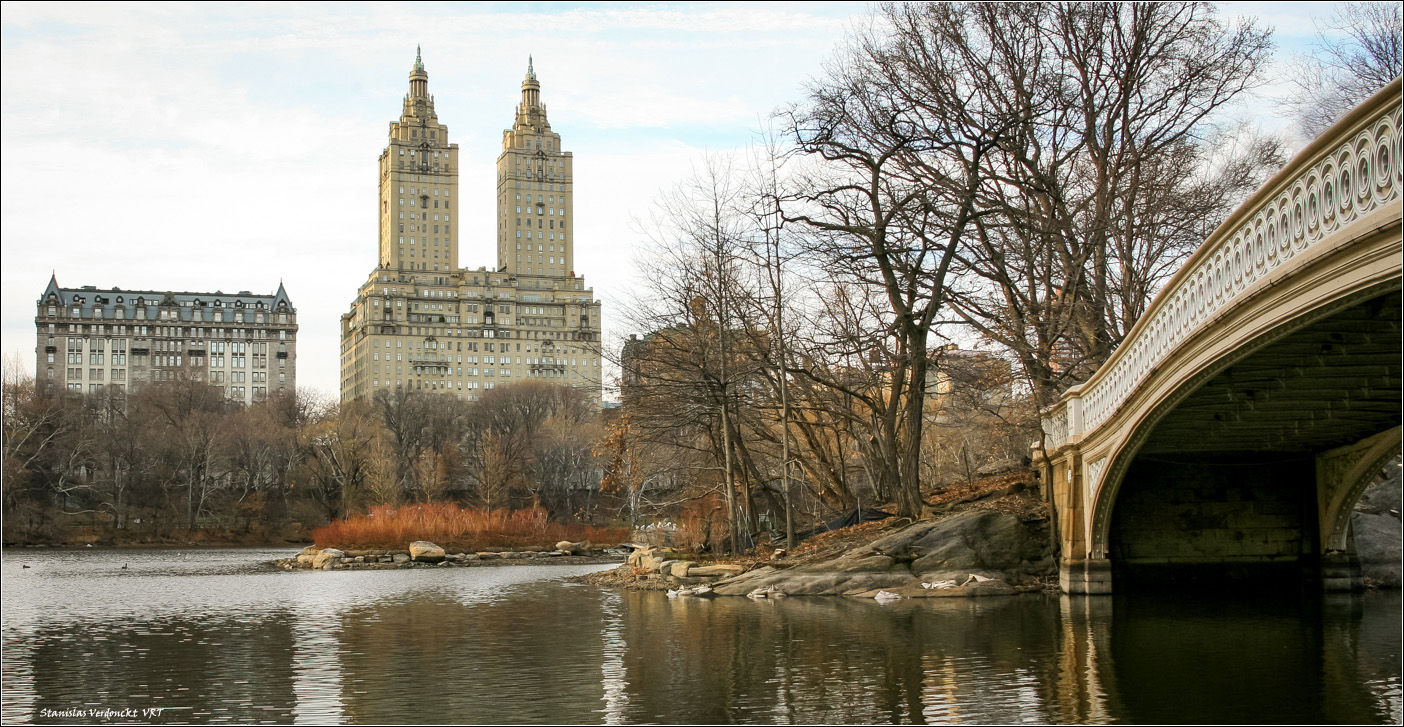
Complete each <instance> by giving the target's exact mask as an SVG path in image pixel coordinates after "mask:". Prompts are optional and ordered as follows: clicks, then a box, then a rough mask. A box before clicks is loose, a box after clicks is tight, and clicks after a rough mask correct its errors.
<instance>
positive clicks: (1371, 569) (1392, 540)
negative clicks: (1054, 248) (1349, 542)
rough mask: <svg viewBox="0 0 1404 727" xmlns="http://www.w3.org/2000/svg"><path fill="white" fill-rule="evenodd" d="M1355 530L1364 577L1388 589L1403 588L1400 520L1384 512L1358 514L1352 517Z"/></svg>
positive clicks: (1357, 551) (1357, 553)
mask: <svg viewBox="0 0 1404 727" xmlns="http://www.w3.org/2000/svg"><path fill="white" fill-rule="evenodd" d="M1350 521H1351V527H1352V528H1353V529H1354V531H1355V554H1356V555H1357V556H1359V557H1360V570H1361V574H1362V575H1364V576H1365V577H1366V578H1369V579H1371V580H1373V581H1375V582H1376V583H1377V584H1378V585H1380V586H1383V587H1385V588H1399V587H1400V581H1401V573H1400V571H1401V568H1400V561H1401V547H1400V545H1401V544H1400V530H1399V528H1400V521H1399V518H1398V517H1395V516H1394V515H1390V514H1388V513H1383V514H1379V515H1374V514H1370V513H1367V512H1358V511H1357V512H1354V513H1351V516H1350Z"/></svg>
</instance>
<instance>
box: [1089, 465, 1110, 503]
mask: <svg viewBox="0 0 1404 727" xmlns="http://www.w3.org/2000/svg"><path fill="white" fill-rule="evenodd" d="M1106 466H1107V458H1106V457H1103V458H1101V459H1099V460H1097V461H1096V462H1093V463H1091V464H1089V465H1087V494H1088V495H1095V494H1096V493H1097V485H1098V484H1099V483H1100V482H1101V481H1102V469H1103V468H1104V467H1106Z"/></svg>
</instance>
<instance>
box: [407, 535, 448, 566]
mask: <svg viewBox="0 0 1404 727" xmlns="http://www.w3.org/2000/svg"><path fill="white" fill-rule="evenodd" d="M409 552H410V560H413V561H415V562H418V563H438V562H440V561H442V560H443V559H444V555H445V553H444V549H443V548H440V547H439V546H437V545H435V544H433V543H431V542H429V541H427V540H416V541H414V542H413V543H410V544H409Z"/></svg>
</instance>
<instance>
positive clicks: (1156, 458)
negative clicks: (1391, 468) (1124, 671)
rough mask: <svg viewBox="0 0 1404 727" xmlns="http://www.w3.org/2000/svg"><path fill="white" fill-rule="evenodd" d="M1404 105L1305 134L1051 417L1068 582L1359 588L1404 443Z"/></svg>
mask: <svg viewBox="0 0 1404 727" xmlns="http://www.w3.org/2000/svg"><path fill="white" fill-rule="evenodd" d="M1400 101H1401V97H1400V81H1399V80H1398V79H1396V80H1395V81H1394V82H1393V83H1392V84H1390V85H1389V86H1388V87H1386V88H1385V89H1383V90H1381V91H1380V92H1379V93H1378V94H1376V95H1375V96H1374V97H1373V98H1371V99H1370V100H1368V101H1366V102H1365V103H1364V104H1362V105H1361V106H1359V107H1357V108H1356V109H1354V110H1353V111H1351V112H1350V113H1349V114H1348V115H1346V116H1345V117H1344V118H1342V119H1341V120H1340V121H1339V122H1338V123H1336V124H1335V125H1334V126H1333V127H1332V128H1331V129H1330V130H1329V131H1328V132H1326V133H1325V134H1324V135H1322V136H1321V137H1320V138H1318V139H1317V140H1315V141H1314V142H1313V143H1312V144H1311V145H1310V146H1308V147H1307V148H1306V149H1305V150H1303V151H1302V152H1301V154H1299V155H1298V156H1297V157H1296V158H1295V159H1293V160H1292V162H1291V163H1290V164H1288V165H1287V167H1286V168H1284V169H1283V170H1282V171H1281V172H1279V173H1278V174H1277V175H1276V176H1275V177H1274V178H1273V179H1272V180H1270V181H1269V182H1268V183H1267V184H1265V185H1264V186H1263V187H1262V188H1261V189H1259V190H1258V191H1257V192H1256V193H1255V194H1254V195H1253V197H1252V198H1251V199H1249V200H1248V201H1247V202H1246V203H1245V204H1244V205H1243V206H1242V207H1240V208H1239V209H1238V210H1237V211H1235V212H1234V213H1233V215H1232V216H1230V217H1229V219H1228V220H1226V221H1225V222H1224V223H1223V225H1221V226H1220V227H1219V228H1218V229H1217V230H1216V231H1215V232H1214V233H1213V234H1212V235H1211V236H1210V237H1209V239H1207V240H1206V241H1205V242H1204V244H1203V245H1201V246H1200V248H1199V250H1198V251H1197V252H1196V253H1195V254H1194V255H1193V256H1192V257H1191V258H1190V259H1189V260H1188V261H1187V262H1186V263H1185V265H1184V267H1183V268H1182V269H1181V270H1180V271H1179V272H1178V273H1177V274H1176V275H1175V276H1174V278H1173V279H1172V280H1171V281H1170V283H1169V284H1168V285H1167V286H1166V287H1165V289H1164V290H1163V291H1162V292H1161V293H1160V295H1159V296H1157V297H1156V299H1155V301H1154V302H1152V304H1151V305H1150V307H1149V309H1148V310H1147V312H1146V314H1145V315H1144V316H1143V317H1142V318H1141V319H1140V320H1139V321H1138V322H1137V323H1136V325H1135V327H1134V328H1132V330H1131V332H1130V333H1129V334H1128V336H1127V337H1126V339H1125V341H1124V342H1123V343H1122V344H1121V346H1120V347H1119V348H1118V349H1117V351H1116V352H1115V354H1114V355H1113V356H1112V357H1111V358H1110V359H1109V360H1108V361H1107V362H1106V363H1105V364H1104V365H1103V366H1102V367H1101V368H1100V369H1099V370H1098V371H1097V372H1096V374H1095V375H1093V376H1092V377H1091V378H1090V379H1088V380H1087V381H1085V382H1083V383H1082V384H1081V385H1080V386H1077V387H1074V388H1072V389H1070V390H1069V391H1068V392H1067V393H1066V394H1065V395H1064V396H1063V398H1062V400H1061V401H1060V402H1059V403H1058V404H1056V405H1054V406H1053V407H1050V408H1049V409H1048V410H1047V411H1046V412H1045V413H1044V420H1043V427H1044V433H1045V447H1046V451H1045V458H1046V463H1047V464H1048V465H1050V470H1049V471H1051V473H1052V482H1051V486H1052V488H1053V501H1054V506H1055V507H1054V510H1055V513H1056V520H1057V528H1058V532H1059V535H1060V537H1061V542H1062V559H1061V569H1060V580H1061V584H1062V588H1063V590H1064V591H1065V592H1068V593H1109V592H1111V590H1112V584H1113V581H1114V580H1115V581H1116V582H1118V583H1121V584H1123V585H1124V584H1131V583H1137V582H1140V581H1143V580H1144V581H1154V582H1158V583H1164V582H1167V580H1168V581H1176V580H1180V579H1183V578H1185V577H1190V578H1195V577H1210V578H1230V579H1232V578H1236V577H1239V576H1243V575H1260V576H1261V575H1267V576H1269V577H1271V578H1272V579H1274V580H1278V581H1279V582H1280V580H1281V579H1282V578H1303V579H1307V580H1309V581H1310V580H1316V579H1320V582H1321V584H1322V586H1323V587H1325V588H1326V589H1327V590H1344V589H1350V588H1354V587H1358V586H1359V583H1360V579H1359V576H1358V573H1359V567H1358V560H1355V558H1354V546H1353V542H1352V536H1351V531H1350V512H1351V510H1352V508H1353V506H1354V503H1355V501H1356V499H1358V497H1359V495H1360V493H1361V491H1362V490H1363V489H1364V488H1365V486H1366V485H1367V484H1369V482H1370V481H1371V480H1372V479H1373V477H1374V476H1375V475H1376V474H1377V473H1378V472H1379V471H1380V468H1381V467H1383V466H1384V464H1385V463H1386V462H1387V461H1388V460H1390V459H1391V458H1393V457H1394V456H1395V455H1398V454H1399V452H1400V356H1401V349H1400V266H1401V245H1400V208H1401V149H1400ZM1120 587H1121V586H1118V588H1120Z"/></svg>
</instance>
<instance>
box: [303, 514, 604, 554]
mask: <svg viewBox="0 0 1404 727" xmlns="http://www.w3.org/2000/svg"><path fill="white" fill-rule="evenodd" d="M628 535H629V531H628V529H627V528H601V527H595V526H592V525H581V524H576V523H570V524H567V523H559V522H555V521H553V520H551V519H550V517H549V516H548V515H547V514H546V511H545V510H543V509H541V508H534V509H530V510H515V511H509V510H492V511H487V510H468V509H464V508H461V507H459V506H458V505H455V504H453V503H431V504H427V505H405V506H403V507H398V508H390V507H384V506H381V507H373V508H371V511H370V513H369V514H368V515H366V516H364V517H357V518H351V519H348V520H338V521H337V522H334V523H331V524H330V525H327V526H326V527H323V528H318V529H316V530H314V531H312V539H313V541H314V542H316V544H317V546H318V547H322V548H328V547H336V548H341V549H343V550H345V549H375V548H385V549H397V548H405V547H407V546H408V545H409V543H410V542H411V541H415V540H428V541H430V542H432V543H434V544H436V545H439V546H441V547H443V548H444V549H446V550H448V551H449V552H458V551H462V552H473V551H477V550H493V549H498V550H501V549H507V548H524V547H532V546H537V547H551V546H553V545H555V544H556V543H557V542H560V541H562V540H570V541H580V540H588V541H590V542H591V543H594V544H596V545H601V544H608V545H613V544H615V543H619V542H622V541H624V540H626V539H627V538H628Z"/></svg>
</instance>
